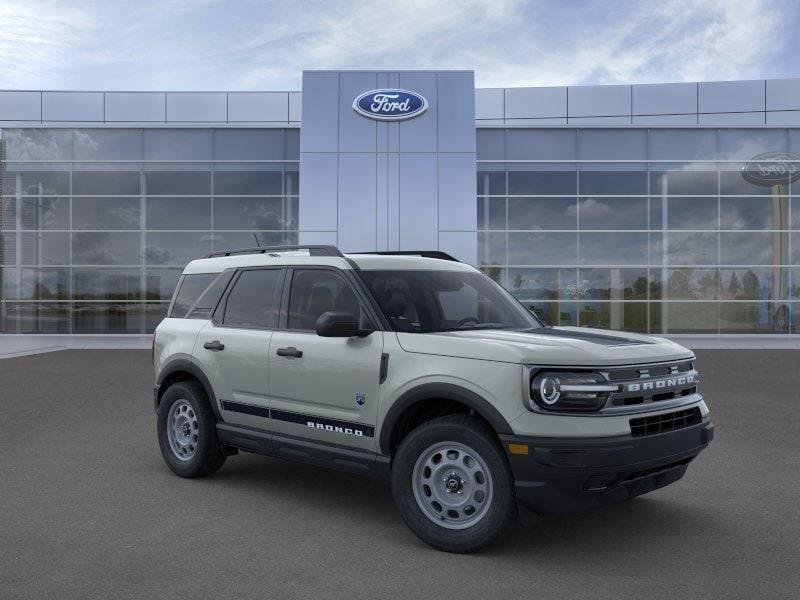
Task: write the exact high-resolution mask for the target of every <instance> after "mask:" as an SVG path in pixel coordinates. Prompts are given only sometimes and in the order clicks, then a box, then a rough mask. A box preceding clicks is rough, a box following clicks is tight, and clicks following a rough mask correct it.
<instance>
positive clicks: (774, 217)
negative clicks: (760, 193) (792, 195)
mask: <svg viewBox="0 0 800 600" xmlns="http://www.w3.org/2000/svg"><path fill="white" fill-rule="evenodd" d="M787 218H788V199H786V198H783V199H780V198H777V199H774V198H765V197H761V198H725V197H723V198H720V211H719V220H720V229H788V228H789V226H788V222H782V221H785V219H787Z"/></svg>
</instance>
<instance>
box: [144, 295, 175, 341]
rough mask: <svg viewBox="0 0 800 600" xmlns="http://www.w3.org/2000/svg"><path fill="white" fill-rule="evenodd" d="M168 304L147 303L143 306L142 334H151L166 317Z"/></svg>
mask: <svg viewBox="0 0 800 600" xmlns="http://www.w3.org/2000/svg"><path fill="white" fill-rule="evenodd" d="M168 309H169V302H148V303H147V304H145V305H144V332H145V333H153V332H154V331H155V330H156V327H158V324H159V323H161V321H162V320H164V317H166V316H167V310H168Z"/></svg>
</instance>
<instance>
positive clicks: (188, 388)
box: [157, 381, 225, 477]
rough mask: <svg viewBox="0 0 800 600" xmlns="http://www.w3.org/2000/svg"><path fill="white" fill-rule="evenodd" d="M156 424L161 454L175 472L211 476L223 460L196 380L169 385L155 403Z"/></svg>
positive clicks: (212, 420) (181, 474)
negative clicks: (156, 408) (156, 404)
mask: <svg viewBox="0 0 800 600" xmlns="http://www.w3.org/2000/svg"><path fill="white" fill-rule="evenodd" d="M157 424H158V425H157V429H158V445H159V447H160V448H161V456H162V457H163V458H164V462H166V463H167V466H168V467H169V468H170V469H172V471H173V472H174V473H175V474H176V475H180V476H181V477H202V476H204V475H210V474H211V473H213V472H214V471H216V470H217V469H219V468H220V467H221V466H222V464H223V463H224V462H225V452H224V451H223V448H222V445H221V444H220V443H219V439H218V438H217V427H216V424H217V422H216V418H215V417H214V413H213V411H212V410H211V407H210V406H209V404H208V398H207V397H206V394H205V391H204V390H203V387H202V386H201V385H200V384H199V383H197V382H194V381H182V382H179V383H174V384H172V385H171V386H170V387H169V388H168V389H167V391H165V392H164V395H163V396H162V398H161V402H160V403H159V405H158V414H157Z"/></svg>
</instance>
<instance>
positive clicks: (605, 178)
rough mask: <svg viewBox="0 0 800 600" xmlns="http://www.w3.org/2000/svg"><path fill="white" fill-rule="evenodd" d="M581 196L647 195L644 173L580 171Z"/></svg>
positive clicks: (645, 175) (645, 174) (579, 186)
mask: <svg viewBox="0 0 800 600" xmlns="http://www.w3.org/2000/svg"><path fill="white" fill-rule="evenodd" d="M578 188H579V190H580V193H581V195H586V196H588V195H604V196H616V195H620V196H636V195H639V194H646V193H647V172H646V171H580V172H579V173H578Z"/></svg>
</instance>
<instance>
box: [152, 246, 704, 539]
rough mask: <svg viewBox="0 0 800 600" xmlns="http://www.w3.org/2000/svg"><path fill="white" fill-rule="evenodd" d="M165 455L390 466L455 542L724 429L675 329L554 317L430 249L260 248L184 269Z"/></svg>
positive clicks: (162, 343) (656, 483)
mask: <svg viewBox="0 0 800 600" xmlns="http://www.w3.org/2000/svg"><path fill="white" fill-rule="evenodd" d="M153 352H154V366H155V371H156V380H155V390H154V400H155V408H156V412H157V425H158V427H157V429H158V441H159V445H160V448H161V452H162V454H163V457H164V460H165V462H166V463H167V465H168V466H169V468H170V469H172V470H173V471H174V472H175V473H176V474H178V475H180V476H182V477H199V476H203V475H208V474H210V473H213V472H214V471H216V470H217V469H219V468H220V467H221V466H222V464H223V463H224V462H225V460H226V457H228V456H230V455H232V454H236V453H237V452H238V451H246V452H255V453H259V454H265V455H269V456H274V457H280V458H286V459H290V460H297V461H304V462H307V463H311V464H315V465H320V466H326V467H332V468H335V469H341V470H344V471H349V472H352V473H362V474H365V475H373V476H383V477H388V478H390V479H391V487H392V493H393V495H394V499H395V503H396V505H397V508H398V510H399V512H400V514H401V516H402V517H403V519H404V520H405V522H406V523H407V525H408V526H409V527H410V528H411V530H412V531H414V533H416V534H417V535H418V536H419V537H420V538H421V539H422V540H424V541H425V542H427V543H428V544H430V545H432V546H434V547H436V548H439V549H442V550H446V551H451V552H470V551H474V550H476V549H478V548H480V547H481V546H483V545H485V544H487V543H489V542H490V541H491V540H493V539H494V538H495V537H496V536H497V535H498V534H499V533H500V532H501V531H502V530H503V528H504V527H506V526H507V525H508V524H509V522H510V521H511V519H512V518H513V516H514V515H515V514H517V513H519V514H520V516H521V517H522V521H523V522H526V521H530V520H531V519H533V518H535V517H536V515H548V514H566V513H572V512H576V511H580V510H584V509H588V508H592V507H597V506H601V505H605V504H608V503H612V502H615V501H618V500H623V499H626V498H631V497H633V496H637V495H639V494H643V493H646V492H650V491H652V490H654V489H656V488H659V487H662V486H665V485H667V484H670V483H673V482H674V481H676V480H678V479H680V478H681V477H682V476H683V474H684V472H685V471H686V468H687V466H688V464H689V463H690V462H691V461H692V460H693V459H694V458H695V457H696V456H697V455H698V454H699V453H700V452H701V451H702V450H703V449H704V448H705V447H706V445H707V444H708V443H709V442H710V441H711V439H712V437H713V432H714V429H713V426H712V424H711V422H710V420H709V415H708V409H707V408H706V405H705V403H704V401H703V398H702V396H700V394H699V392H698V375H697V371H695V368H694V360H695V357H694V355H693V354H692V352H690V351H689V350H687V349H686V348H683V347H681V346H679V345H678V344H675V343H673V342H671V341H668V340H666V339H660V338H653V337H646V336H643V335H636V334H631V333H615V332H610V331H604V330H596V329H584V328H575V327H548V326H546V325H545V324H543V323H542V322H540V321H539V320H538V319H537V318H536V317H535V316H534V315H533V314H531V312H530V311H528V310H526V309H525V308H524V307H523V306H522V305H521V304H520V303H519V302H517V300H516V299H514V297H513V296H512V295H511V294H510V293H508V292H507V291H506V290H504V289H503V288H502V287H501V286H500V285H498V284H497V283H495V282H494V281H493V280H492V279H490V278H489V277H487V276H486V275H484V274H482V273H481V272H480V271H478V270H477V269H475V268H473V267H471V266H469V265H466V264H463V263H461V262H458V261H457V260H456V259H454V258H452V257H451V256H449V255H447V254H445V253H443V252H437V251H430V252H382V253H381V252H365V253H358V254H342V253H341V252H340V251H339V250H338V249H337V248H335V247H333V246H302V247H300V246H293V247H279V248H253V249H245V250H234V251H230V252H220V253H215V254H212V255H210V256H209V257H208V258H206V259H201V260H195V261H192V262H191V263H189V265H188V266H187V267H186V269H185V270H184V272H183V275H182V277H181V280H180V282H179V284H178V287H177V290H176V291H175V295H174V298H173V300H172V304H171V306H170V310H169V313H168V316H167V318H166V319H164V320H163V321H162V322H161V324H160V325H159V326H158V328H157V330H156V333H155V339H154V342H153Z"/></svg>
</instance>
